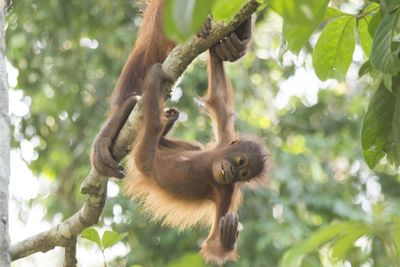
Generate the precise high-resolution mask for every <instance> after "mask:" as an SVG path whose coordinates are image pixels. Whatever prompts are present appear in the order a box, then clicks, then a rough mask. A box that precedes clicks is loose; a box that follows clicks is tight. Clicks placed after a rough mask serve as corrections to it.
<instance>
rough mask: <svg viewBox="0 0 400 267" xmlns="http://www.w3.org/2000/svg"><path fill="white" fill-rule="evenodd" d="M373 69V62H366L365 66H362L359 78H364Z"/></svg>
mask: <svg viewBox="0 0 400 267" xmlns="http://www.w3.org/2000/svg"><path fill="white" fill-rule="evenodd" d="M371 69H372V66H371V61H369V60H367V61H365V62H364V64H362V66H361V68H360V70H359V71H358V76H359V77H362V76H364V75H365V74H367V73H369V72H370V71H371Z"/></svg>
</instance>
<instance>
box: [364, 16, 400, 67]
mask: <svg viewBox="0 0 400 267" xmlns="http://www.w3.org/2000/svg"><path fill="white" fill-rule="evenodd" d="M398 17H399V13H398V12H395V13H390V14H387V15H386V16H384V17H383V19H382V21H381V23H380V24H379V27H378V29H377V31H376V34H375V37H374V41H373V43H372V53H371V64H372V66H373V67H374V68H376V69H377V70H380V71H381V72H383V73H386V74H396V73H397V71H398V70H399V60H398V59H397V57H396V55H395V54H394V51H393V49H392V40H393V35H394V29H395V27H396V24H397V21H398Z"/></svg>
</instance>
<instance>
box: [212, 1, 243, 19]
mask: <svg viewBox="0 0 400 267" xmlns="http://www.w3.org/2000/svg"><path fill="white" fill-rule="evenodd" d="M245 2H246V0H217V1H215V4H214V6H213V7H212V10H211V13H212V15H213V19H214V20H223V21H229V20H231V19H232V18H233V17H234V16H235V14H236V13H237V12H238V11H239V10H240V8H241V7H242V6H243V4H244V3H245Z"/></svg>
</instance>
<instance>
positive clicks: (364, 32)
mask: <svg viewBox="0 0 400 267" xmlns="http://www.w3.org/2000/svg"><path fill="white" fill-rule="evenodd" d="M371 19H372V16H365V17H363V18H362V19H360V20H358V23H357V26H358V27H357V28H358V36H359V38H360V45H361V47H362V49H363V50H364V53H365V54H366V55H368V56H369V55H370V54H371V50H372V37H371V35H370V34H369V31H368V26H369V23H370V21H371Z"/></svg>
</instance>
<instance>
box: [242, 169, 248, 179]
mask: <svg viewBox="0 0 400 267" xmlns="http://www.w3.org/2000/svg"><path fill="white" fill-rule="evenodd" d="M240 175H241V176H242V178H246V177H247V175H249V171H248V170H243V171H241V172H240Z"/></svg>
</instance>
